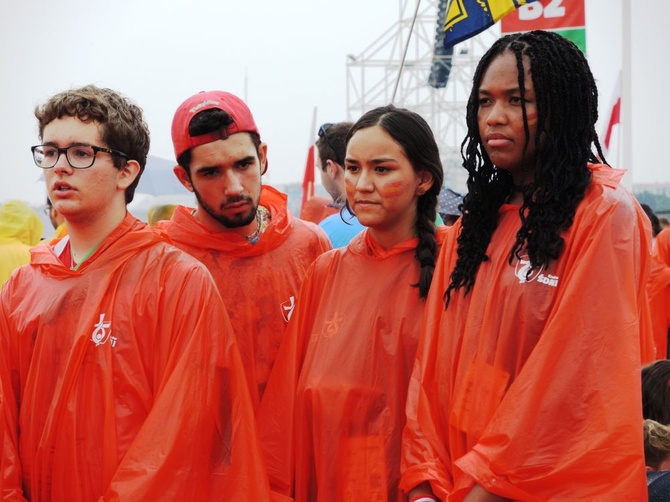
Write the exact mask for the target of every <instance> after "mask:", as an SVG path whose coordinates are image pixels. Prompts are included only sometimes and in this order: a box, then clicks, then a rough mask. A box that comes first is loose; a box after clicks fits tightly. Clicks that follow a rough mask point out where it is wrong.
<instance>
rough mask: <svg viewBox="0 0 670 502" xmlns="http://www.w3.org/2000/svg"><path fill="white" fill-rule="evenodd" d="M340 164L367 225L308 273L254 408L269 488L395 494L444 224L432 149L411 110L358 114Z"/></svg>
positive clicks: (376, 496) (309, 493) (329, 494)
mask: <svg viewBox="0 0 670 502" xmlns="http://www.w3.org/2000/svg"><path fill="white" fill-rule="evenodd" d="M331 129H332V128H331ZM343 158H344V157H343ZM344 162H345V171H344V176H345V186H346V196H347V200H348V203H349V205H350V206H351V207H352V208H353V209H354V211H355V212H356V214H357V215H358V219H359V221H360V222H361V224H363V225H364V226H365V227H366V229H365V230H364V231H363V232H362V233H360V234H358V235H357V236H355V237H354V238H353V239H352V240H351V242H350V243H349V244H348V245H347V246H346V247H342V248H339V249H336V250H333V251H332V252H329V253H326V254H324V255H322V256H320V257H319V258H317V260H316V261H315V263H314V264H313V266H312V267H311V268H310V270H309V271H308V273H307V276H306V278H305V280H304V282H303V286H302V288H301V290H300V294H299V295H298V303H297V307H296V310H295V313H294V315H293V318H292V319H291V322H290V323H289V329H288V331H287V333H286V335H285V338H284V342H283V344H282V346H281V348H280V355H279V356H278V359H277V362H276V366H275V370H274V371H273V373H272V375H271V378H270V383H269V384H268V389H267V392H266V394H265V397H264V399H263V401H262V403H261V410H260V411H259V427H260V433H261V444H262V445H263V449H264V451H265V458H266V465H267V468H268V472H269V477H270V479H271V487H272V489H273V491H274V492H275V493H276V494H279V495H281V496H284V497H290V498H292V499H293V500H295V501H297V502H299V501H303V502H308V501H314V500H319V501H321V502H326V501H345V500H347V501H348V500H385V501H386V500H401V497H402V493H401V492H400V490H399V488H398V482H399V480H400V436H401V432H402V428H403V425H404V422H405V411H404V410H405V397H406V393H407V382H408V379H409V375H410V370H411V366H412V362H413V360H414V352H415V350H416V346H417V342H418V339H419V333H420V327H421V322H420V321H421V318H422V316H423V311H424V299H425V297H426V295H427V294H428V290H429V288H430V284H431V280H432V275H433V267H434V263H435V257H436V255H437V250H438V245H439V241H440V240H441V238H442V237H443V233H444V231H446V228H445V227H442V228H441V231H440V232H437V230H436V227H435V224H434V221H435V216H436V211H437V195H438V194H439V192H440V187H441V185H442V179H443V172H442V164H441V162H440V155H439V150H438V147H437V144H436V143H435V139H434V137H433V133H432V132H431V130H430V127H429V126H428V124H427V123H426V121H425V120H424V119H422V118H421V117H420V116H419V115H417V114H416V113H414V112H411V111H408V110H405V109H402V108H396V107H394V106H384V107H380V108H375V109H373V110H371V111H369V112H367V113H366V114H364V115H363V116H362V117H361V118H360V119H359V120H358V121H357V122H356V123H355V124H354V125H353V126H352V127H351V128H350V130H349V132H348V135H347V138H346V160H345V161H344Z"/></svg>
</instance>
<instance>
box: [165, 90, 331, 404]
mask: <svg viewBox="0 0 670 502" xmlns="http://www.w3.org/2000/svg"><path fill="white" fill-rule="evenodd" d="M172 141H173V144H174V150H175V158H176V159H177V162H178V165H177V166H176V167H175V168H174V172H175V175H176V176H177V178H178V179H179V181H180V182H181V183H182V184H183V185H184V186H185V187H186V188H187V189H188V190H189V191H191V192H193V193H194V194H195V196H196V199H197V207H196V208H190V207H184V206H178V207H177V209H176V210H175V212H174V214H173V216H172V219H171V220H170V221H162V222H159V224H158V226H159V228H164V229H166V230H167V232H168V234H169V235H170V238H171V239H172V241H173V242H174V243H175V245H177V246H178V247H180V248H181V249H183V250H185V251H186V252H188V253H190V254H191V255H193V256H194V257H196V258H197V259H198V260H200V261H202V262H203V263H204V264H205V265H206V266H207V268H209V270H210V272H211V273H212V275H213V276H214V280H215V281H216V283H217V285H218V287H219V292H220V293H221V296H222V297H223V300H224V302H225V304H226V307H227V308H228V314H229V315H230V319H231V322H232V325H233V330H234V331H235V335H236V336H237V339H238V343H239V345H240V351H241V354H242V362H243V363H244V367H245V369H246V372H247V381H248V383H249V389H250V392H251V399H252V401H253V403H254V406H257V405H258V403H259V402H260V399H261V397H262V394H263V391H264V390H265V385H266V382H267V380H268V376H269V374H270V371H271V369H272V366H273V364H274V360H275V356H276V353H277V350H278V348H279V344H280V341H281V338H282V335H283V333H284V329H285V327H286V325H287V323H288V321H289V319H290V318H291V315H292V313H293V308H294V306H295V301H296V296H297V294H298V291H299V289H300V285H301V283H302V279H303V277H304V275H305V272H306V270H307V268H308V267H309V266H310V264H311V263H312V262H313V261H314V259H315V258H316V257H317V256H319V255H320V254H321V253H323V252H324V251H327V250H329V249H330V247H331V246H330V243H329V242H328V237H327V236H326V235H325V233H324V232H323V231H322V230H321V229H319V227H318V226H317V225H315V224H314V223H309V222H305V221H302V220H300V219H298V218H295V217H293V216H292V215H291V213H290V212H289V211H288V208H287V197H286V195H284V194H283V193H280V192H279V191H277V190H275V189H274V188H272V187H270V186H267V185H262V183H261V176H262V175H263V174H265V172H266V170H267V167H268V164H267V149H268V147H267V145H266V144H265V143H263V142H262V141H261V136H260V133H259V131H258V128H257V127H256V123H255V121H254V118H253V116H252V115H251V111H250V110H249V108H248V107H247V105H246V104H245V103H244V102H243V101H242V100H241V99H239V98H238V97H237V96H234V95H233V94H230V93H227V92H223V91H211V92H201V93H198V94H195V95H194V96H191V97H190V98H188V99H187V100H186V101H184V102H183V103H182V104H181V105H180V106H179V108H178V109H177V111H176V113H175V115H174V119H173V121H172Z"/></svg>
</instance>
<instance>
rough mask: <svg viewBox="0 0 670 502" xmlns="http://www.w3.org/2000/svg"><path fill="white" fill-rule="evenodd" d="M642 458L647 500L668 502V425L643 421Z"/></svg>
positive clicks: (669, 432) (669, 455) (669, 500)
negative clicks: (645, 474)
mask: <svg viewBox="0 0 670 502" xmlns="http://www.w3.org/2000/svg"><path fill="white" fill-rule="evenodd" d="M644 460H645V465H646V466H647V488H648V491H649V502H670V470H669V469H670V427H669V426H667V425H663V424H660V423H658V422H656V421H655V420H650V419H646V420H645V421H644Z"/></svg>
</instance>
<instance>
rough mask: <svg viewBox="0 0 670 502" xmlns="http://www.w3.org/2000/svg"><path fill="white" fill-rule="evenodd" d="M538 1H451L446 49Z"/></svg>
mask: <svg viewBox="0 0 670 502" xmlns="http://www.w3.org/2000/svg"><path fill="white" fill-rule="evenodd" d="M536 1H537V0H451V2H450V4H449V7H448V10H447V16H446V18H445V23H444V47H445V48H446V49H448V48H450V47H453V46H454V45H456V44H457V43H459V42H462V41H463V40H465V39H468V38H470V37H474V36H475V35H477V34H478V33H481V32H482V31H484V30H485V29H487V28H489V27H491V26H493V25H494V24H495V23H497V22H498V21H499V20H500V19H502V18H503V17H505V16H506V15H507V14H509V13H510V12H512V11H514V10H515V9H518V8H519V7H523V6H524V5H526V4H529V3H531V2H536Z"/></svg>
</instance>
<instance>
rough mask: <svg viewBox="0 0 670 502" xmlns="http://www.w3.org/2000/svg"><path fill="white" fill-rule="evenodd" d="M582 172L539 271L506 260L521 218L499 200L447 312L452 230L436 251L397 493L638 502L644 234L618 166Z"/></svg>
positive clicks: (641, 495) (642, 493) (644, 223)
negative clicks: (480, 252)
mask: <svg viewBox="0 0 670 502" xmlns="http://www.w3.org/2000/svg"><path fill="white" fill-rule="evenodd" d="M591 169H592V172H593V182H592V184H591V186H590V187H589V188H588V189H587V192H586V195H585V198H584V200H583V201H582V202H581V203H580V204H579V206H578V208H577V212H576V215H575V219H574V223H573V225H572V226H571V227H570V230H569V231H568V232H567V233H566V234H565V235H564V237H565V243H566V244H565V248H564V251H563V252H562V254H561V256H560V258H559V259H558V261H557V262H552V263H550V265H549V267H548V268H547V269H544V270H541V271H539V272H537V271H536V272H535V273H533V274H532V275H531V276H530V277H527V275H526V272H527V270H528V269H527V266H526V265H527V263H523V262H521V263H519V261H518V260H516V259H515V260H514V261H513V262H512V263H511V264H509V263H508V259H509V254H510V250H511V248H512V246H513V243H514V241H515V236H516V233H517V230H518V228H519V223H520V220H519V215H518V211H519V206H511V205H505V206H503V207H502V208H501V210H500V217H499V223H498V227H497V230H496V231H495V233H494V235H493V238H492V240H491V243H490V245H489V247H488V249H487V256H489V258H490V260H489V261H486V262H483V263H482V264H481V265H480V268H479V271H478V273H477V280H476V282H475V285H474V287H473V289H472V290H471V292H470V293H469V294H468V295H467V296H464V295H463V291H462V290H459V291H458V292H456V293H452V299H451V303H450V305H449V308H448V309H446V310H445V308H444V302H443V298H442V295H443V294H444V292H445V290H446V288H447V286H448V284H449V276H450V273H451V270H453V267H454V264H455V260H456V242H455V238H453V239H452V238H449V239H448V240H447V242H446V243H445V244H444V245H443V248H442V252H441V255H440V258H439V260H438V265H437V269H436V271H435V277H434V278H433V286H432V288H431V292H430V295H429V298H428V300H427V305H426V320H425V325H424V335H423V337H422V341H421V344H420V346H419V348H418V351H417V361H416V365H415V368H414V371H413V373H412V377H411V380H410V387H409V393H408V400H407V426H406V428H405V431H404V434H403V463H402V471H403V478H402V487H403V488H404V489H405V490H407V491H408V490H410V489H412V488H413V487H415V486H417V485H419V484H420V483H421V482H423V481H429V482H430V484H431V487H432V489H433V491H434V492H435V494H436V495H437V496H438V497H440V499H441V500H448V501H449V502H453V501H461V500H463V499H464V497H465V496H466V495H467V493H468V492H469V491H470V490H471V488H472V486H473V484H474V483H475V482H476V483H478V484H479V485H481V486H482V487H483V488H484V489H486V490H488V491H490V492H492V493H495V494H497V495H501V496H503V497H507V498H510V499H513V500H524V501H547V500H552V501H561V500H564V501H597V500H598V501H600V500H602V501H605V500H606V501H611V500H646V481H645V467H644V456H643V449H642V445H643V439H642V428H641V423H642V406H641V389H640V368H641V363H642V361H644V360H648V359H645V358H652V357H653V354H651V353H650V351H649V346H650V340H651V333H649V332H645V331H644V330H643V329H641V326H646V323H645V321H644V319H643V318H644V317H645V316H646V315H647V312H648V309H647V308H646V306H647V305H646V302H647V298H646V292H645V284H646V281H647V276H648V273H649V260H650V256H651V246H650V243H651V231H650V225H649V221H648V218H646V216H645V213H644V212H643V211H642V209H641V208H640V207H639V205H638V204H637V202H635V200H634V198H633V196H632V195H631V194H630V193H629V192H627V191H626V190H625V189H623V188H621V187H618V184H619V179H620V177H621V172H620V171H618V170H613V169H610V168H608V167H606V166H591ZM456 226H457V227H460V221H459V222H457V223H456ZM456 231H458V228H457V229H456ZM449 235H450V236H454V234H449ZM643 350H644V351H645V354H644V355H641V352H642V351H643ZM652 350H653V346H652Z"/></svg>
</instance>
